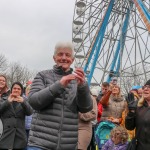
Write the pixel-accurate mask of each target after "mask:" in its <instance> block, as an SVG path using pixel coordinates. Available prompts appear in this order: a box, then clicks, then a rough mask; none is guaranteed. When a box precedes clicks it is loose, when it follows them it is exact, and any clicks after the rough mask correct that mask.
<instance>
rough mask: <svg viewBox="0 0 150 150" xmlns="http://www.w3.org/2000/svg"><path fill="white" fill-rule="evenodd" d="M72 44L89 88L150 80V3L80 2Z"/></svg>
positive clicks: (117, 0) (130, 0)
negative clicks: (112, 79)
mask: <svg viewBox="0 0 150 150" xmlns="http://www.w3.org/2000/svg"><path fill="white" fill-rule="evenodd" d="M72 40H73V43H74V46H75V65H78V66H82V67H83V68H84V72H85V73H86V77H87V81H88V83H89V85H91V84H101V82H103V81H108V82H110V80H111V78H112V77H114V76H115V77H118V78H119V79H121V80H120V81H121V82H126V81H127V79H129V80H130V82H131V81H132V84H136V83H137V81H140V79H143V80H144V81H145V80H148V79H149V78H150V0H76V2H75V9H74V17H73V30H72ZM124 84H125V83H124Z"/></svg>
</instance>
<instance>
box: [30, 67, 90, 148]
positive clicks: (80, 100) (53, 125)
mask: <svg viewBox="0 0 150 150" xmlns="http://www.w3.org/2000/svg"><path fill="white" fill-rule="evenodd" d="M71 72H72V71H71V70H70V71H69V72H67V73H65V72H63V71H62V70H61V69H60V68H57V67H56V66H54V68H53V70H47V71H42V72H40V73H38V74H37V76H36V77H35V79H34V81H33V84H32V88H31V91H30V94H29V103H30V104H31V106H32V107H33V109H35V110H36V112H35V113H34V114H33V119H32V123H31V132H30V136H29V143H28V145H29V146H35V147H40V148H42V149H45V150H75V149H76V146H77V137H78V112H79V111H80V112H82V113H85V112H88V111H90V110H91V109H92V99H91V96H90V92H89V88H88V85H87V84H86V83H85V84H84V85H82V86H80V87H77V83H76V81H75V80H73V81H71V83H70V84H69V85H68V86H67V88H63V87H62V86H61V84H60V82H59V80H60V79H61V78H62V77H63V76H64V75H67V74H70V73H71Z"/></svg>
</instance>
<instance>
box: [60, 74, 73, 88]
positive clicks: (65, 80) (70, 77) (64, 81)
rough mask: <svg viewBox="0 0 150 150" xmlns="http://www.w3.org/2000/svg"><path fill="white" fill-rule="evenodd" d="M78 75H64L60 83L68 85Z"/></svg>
mask: <svg viewBox="0 0 150 150" xmlns="http://www.w3.org/2000/svg"><path fill="white" fill-rule="evenodd" d="M75 79H76V77H75V75H74V74H69V75H67V76H63V77H62V78H61V80H60V84H61V85H62V86H64V87H67V85H68V84H69V83H70V81H71V80H75Z"/></svg>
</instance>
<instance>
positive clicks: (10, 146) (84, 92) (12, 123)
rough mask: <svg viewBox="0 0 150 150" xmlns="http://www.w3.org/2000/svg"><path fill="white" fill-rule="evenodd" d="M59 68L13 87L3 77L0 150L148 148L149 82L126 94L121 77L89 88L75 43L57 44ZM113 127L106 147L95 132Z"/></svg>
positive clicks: (0, 104)
mask: <svg viewBox="0 0 150 150" xmlns="http://www.w3.org/2000/svg"><path fill="white" fill-rule="evenodd" d="M53 59H54V62H55V65H54V66H53V68H52V69H50V70H44V71H41V72H39V73H38V74H37V75H36V77H35V78H34V80H33V81H32V82H31V81H28V82H27V85H26V89H25V90H24V87H23V85H22V84H21V83H20V82H18V81H16V82H14V83H13V84H12V86H11V87H10V88H9V87H8V85H7V77H6V76H4V75H0V120H1V122H2V124H1V126H2V127H1V130H2V133H1V132H0V150H96V149H101V150H110V149H111V150H128V148H129V144H130V143H131V142H130V141H132V140H133V139H136V150H142V149H143V150H149V147H150V116H149V115H150V111H149V110H150V109H149V108H150V107H149V106H150V80H148V81H147V82H146V83H145V85H143V86H141V85H138V86H133V87H132V89H131V90H130V91H129V93H128V94H127V95H126V96H124V95H122V93H121V88H120V87H119V85H118V84H117V78H116V77H115V78H112V81H111V82H110V83H108V82H103V83H102V85H101V91H99V90H98V89H96V88H90V87H89V86H88V84H87V82H86V79H85V74H84V72H83V69H82V68H77V67H76V68H75V69H74V71H73V69H72V68H71V65H72V63H73V61H74V50H73V45H72V43H69V42H59V43H57V44H56V46H55V50H54V55H53ZM104 122H105V123H112V124H114V126H113V129H111V130H110V134H109V136H108V137H107V140H106V141H105V142H104V141H103V144H102V147H97V146H96V145H98V144H97V143H96V137H95V131H96V129H97V128H98V127H99V126H100V125H102V123H104Z"/></svg>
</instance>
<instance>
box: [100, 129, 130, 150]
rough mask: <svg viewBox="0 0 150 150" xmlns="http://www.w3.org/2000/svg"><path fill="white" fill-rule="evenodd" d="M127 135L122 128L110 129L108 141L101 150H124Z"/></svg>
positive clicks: (126, 143)
mask: <svg viewBox="0 0 150 150" xmlns="http://www.w3.org/2000/svg"><path fill="white" fill-rule="evenodd" d="M127 140H128V133H127V130H126V129H125V128H124V127H121V126H117V127H115V128H114V129H112V131H111V133H110V139H109V140H108V141H107V142H106V143H105V144H104V146H103V147H102V150H110V149H111V150H126V148H127V145H128V142H127Z"/></svg>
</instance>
